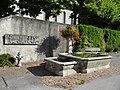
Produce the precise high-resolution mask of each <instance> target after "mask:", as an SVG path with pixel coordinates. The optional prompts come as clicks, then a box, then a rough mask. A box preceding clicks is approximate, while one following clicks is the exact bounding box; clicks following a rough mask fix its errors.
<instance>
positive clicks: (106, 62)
mask: <svg viewBox="0 0 120 90" xmlns="http://www.w3.org/2000/svg"><path fill="white" fill-rule="evenodd" d="M111 58H112V56H110V55H102V54H101V55H100V56H98V57H90V58H81V57H77V56H73V55H71V54H68V53H59V56H58V57H49V58H45V61H46V69H47V70H48V71H50V72H53V73H55V74H57V75H60V76H67V75H71V74H75V73H91V72H94V71H98V70H101V69H106V68H109V67H110V61H111ZM58 59H62V61H60V60H58Z"/></svg>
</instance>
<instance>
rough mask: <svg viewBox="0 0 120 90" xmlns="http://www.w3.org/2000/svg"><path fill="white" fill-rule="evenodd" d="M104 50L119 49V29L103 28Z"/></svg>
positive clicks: (112, 50) (115, 50) (114, 50)
mask: <svg viewBox="0 0 120 90" xmlns="http://www.w3.org/2000/svg"><path fill="white" fill-rule="evenodd" d="M104 39H105V43H106V46H105V48H106V52H117V51H120V31H116V30H110V29H104Z"/></svg>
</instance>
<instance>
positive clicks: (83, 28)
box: [79, 25, 105, 51]
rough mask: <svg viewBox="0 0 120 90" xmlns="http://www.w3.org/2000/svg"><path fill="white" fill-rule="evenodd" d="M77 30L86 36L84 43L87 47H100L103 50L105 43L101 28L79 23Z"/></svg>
mask: <svg viewBox="0 0 120 90" xmlns="http://www.w3.org/2000/svg"><path fill="white" fill-rule="evenodd" d="M79 30H80V33H81V37H82V36H86V37H87V39H88V40H87V41H86V44H88V45H89V47H100V48H101V50H102V51H104V50H105V43H104V39H103V30H102V29H100V28H97V27H94V26H90V25H80V26H79Z"/></svg>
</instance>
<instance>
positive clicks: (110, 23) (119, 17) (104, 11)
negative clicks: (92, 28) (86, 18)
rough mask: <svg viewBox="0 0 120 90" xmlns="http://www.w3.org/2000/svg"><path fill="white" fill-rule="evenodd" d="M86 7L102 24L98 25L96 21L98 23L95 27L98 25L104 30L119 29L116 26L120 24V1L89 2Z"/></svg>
mask: <svg viewBox="0 0 120 90" xmlns="http://www.w3.org/2000/svg"><path fill="white" fill-rule="evenodd" d="M85 7H87V10H89V11H91V12H92V13H94V15H96V17H97V20H98V21H99V22H100V24H97V23H99V22H97V21H96V22H97V23H94V25H96V24H97V26H99V27H102V28H116V29H117V28H118V26H117V25H116V24H118V23H120V8H119V7H120V2H118V0H89V1H88V2H87V3H86V4H85ZM98 17H99V18H98ZM92 18H95V17H92ZM102 19H104V20H102ZM101 24H102V25H101ZM114 24H115V26H114Z"/></svg>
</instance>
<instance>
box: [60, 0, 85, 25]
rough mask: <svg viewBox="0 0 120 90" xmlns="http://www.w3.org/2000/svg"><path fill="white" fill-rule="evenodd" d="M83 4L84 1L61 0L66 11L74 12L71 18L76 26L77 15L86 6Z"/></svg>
mask: <svg viewBox="0 0 120 90" xmlns="http://www.w3.org/2000/svg"><path fill="white" fill-rule="evenodd" d="M83 2H84V0H60V4H61V5H63V6H64V9H69V10H71V11H73V13H72V14H71V16H70V17H71V18H72V19H73V20H74V24H76V19H77V15H78V13H79V10H80V9H81V7H82V6H83V4H84V3H83Z"/></svg>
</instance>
